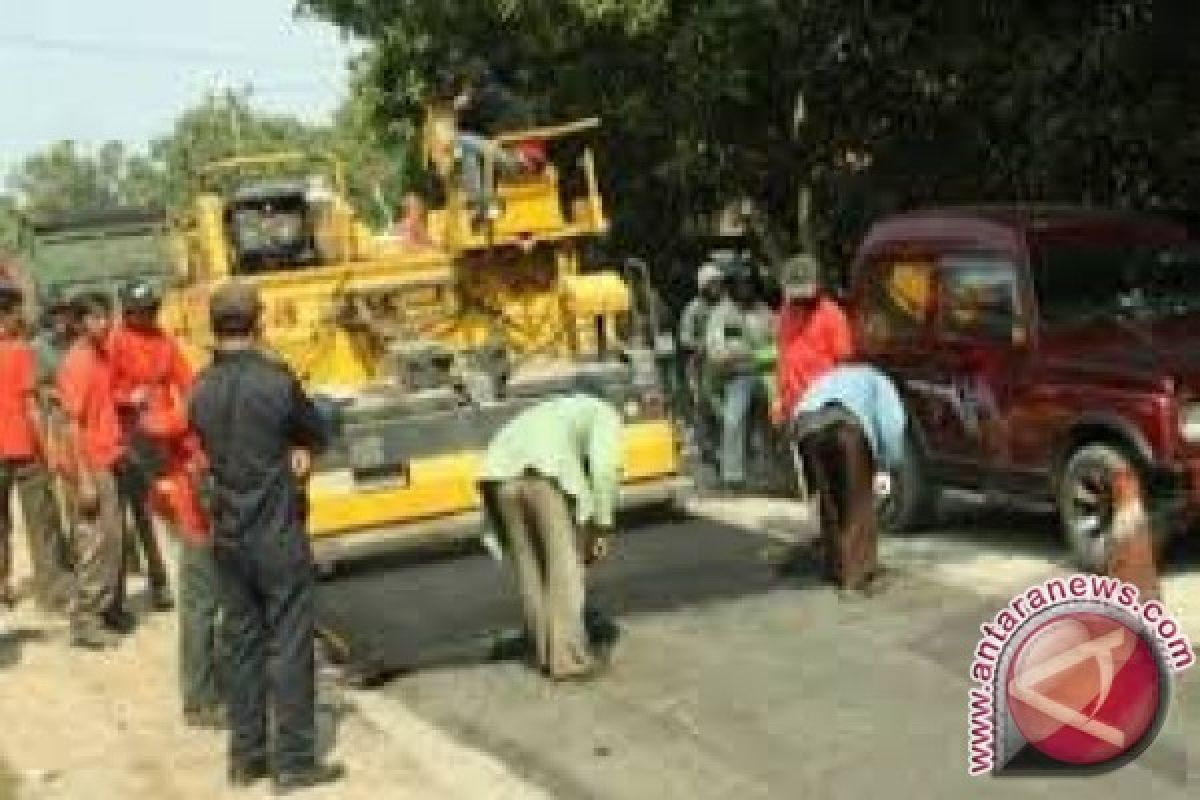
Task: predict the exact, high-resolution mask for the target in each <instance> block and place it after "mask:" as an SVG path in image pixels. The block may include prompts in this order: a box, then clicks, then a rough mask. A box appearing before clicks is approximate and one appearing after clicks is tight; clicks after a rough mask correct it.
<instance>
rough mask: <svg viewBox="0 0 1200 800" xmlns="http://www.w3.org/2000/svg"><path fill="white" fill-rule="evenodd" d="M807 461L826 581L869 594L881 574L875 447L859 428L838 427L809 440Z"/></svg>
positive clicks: (841, 424)
mask: <svg viewBox="0 0 1200 800" xmlns="http://www.w3.org/2000/svg"><path fill="white" fill-rule="evenodd" d="M803 447H804V452H805V454H806V461H807V462H808V464H809V469H810V470H811V472H812V477H813V483H814V484H815V488H816V490H817V492H818V495H819V502H820V521H821V550H822V555H823V557H824V563H825V569H826V573H827V574H826V577H827V578H828V579H830V580H832V581H833V582H834V583H835V584H837V586H838V587H839V588H842V589H863V588H866V586H867V585H868V584H869V583H870V582H871V579H872V578H874V577H875V575H876V573H877V572H878V570H879V562H878V544H879V543H878V539H879V536H878V528H877V524H876V519H875V500H874V491H873V486H872V483H873V478H874V468H873V466H872V458H871V451H870V447H869V445H868V444H867V440H866V437H865V436H864V435H863V432H862V430H861V429H860V428H859V427H858V425H856V424H854V423H852V422H849V421H841V422H835V423H833V424H832V425H830V426H828V427H825V428H823V429H822V430H820V431H817V432H815V433H813V434H812V435H811V436H809V437H807V438H806V439H805V440H804V443H803Z"/></svg>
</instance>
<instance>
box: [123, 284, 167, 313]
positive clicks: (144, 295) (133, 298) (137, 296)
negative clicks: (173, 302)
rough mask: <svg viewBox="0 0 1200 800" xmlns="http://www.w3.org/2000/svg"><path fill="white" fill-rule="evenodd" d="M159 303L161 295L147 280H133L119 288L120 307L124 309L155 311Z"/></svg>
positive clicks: (160, 302) (160, 303)
mask: <svg viewBox="0 0 1200 800" xmlns="http://www.w3.org/2000/svg"><path fill="white" fill-rule="evenodd" d="M160 305H162V296H161V295H160V294H159V291H158V288H157V287H156V286H154V284H152V283H150V282H149V281H134V282H133V283H131V284H129V285H127V286H125V287H124V288H123V289H122V290H121V308H123V309H124V310H126V311H155V310H157V309H158V307H159V306H160Z"/></svg>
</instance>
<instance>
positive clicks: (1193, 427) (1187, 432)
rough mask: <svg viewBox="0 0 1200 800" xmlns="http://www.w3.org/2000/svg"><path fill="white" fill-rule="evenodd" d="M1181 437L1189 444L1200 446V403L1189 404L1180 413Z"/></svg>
mask: <svg viewBox="0 0 1200 800" xmlns="http://www.w3.org/2000/svg"><path fill="white" fill-rule="evenodd" d="M1179 435H1180V436H1182V437H1183V440H1184V441H1185V442H1187V443H1188V444H1200V403H1189V404H1188V405H1186V406H1184V407H1183V410H1182V411H1181V412H1180V413H1179Z"/></svg>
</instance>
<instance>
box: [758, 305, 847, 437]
mask: <svg viewBox="0 0 1200 800" xmlns="http://www.w3.org/2000/svg"><path fill="white" fill-rule="evenodd" d="M853 357H854V336H853V333H852V332H851V329H850V321H849V320H848V319H847V318H846V312H844V311H843V310H842V308H841V306H839V305H838V304H837V303H836V302H834V301H833V300H831V299H830V298H828V297H822V298H821V299H820V300H819V301H818V302H817V305H816V306H815V307H814V308H812V309H811V310H807V309H803V308H800V307H798V306H795V305H793V304H790V303H788V304H785V305H784V309H783V313H782V314H781V315H780V319H779V357H778V362H777V367H776V385H777V387H778V391H779V402H780V406H781V407H782V411H783V413H784V415H785V417H790V416H791V414H792V409H793V408H795V406H796V404H797V403H798V402H800V398H801V396H803V394H804V390H805V389H807V388H808V387H809V386H810V385H811V384H812V382H813V381H815V380H816V379H817V378H819V377H821V376H822V375H824V374H825V373H826V372H829V371H830V370H831V369H833V368H834V367H836V366H837V365H838V364H840V363H842V362H844V361H847V360H849V359H851V358H853Z"/></svg>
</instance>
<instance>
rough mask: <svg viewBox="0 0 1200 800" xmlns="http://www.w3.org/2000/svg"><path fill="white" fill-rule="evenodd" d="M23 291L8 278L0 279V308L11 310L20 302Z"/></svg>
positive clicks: (23, 295)
mask: <svg viewBox="0 0 1200 800" xmlns="http://www.w3.org/2000/svg"><path fill="white" fill-rule="evenodd" d="M24 297H25V293H24V292H22V291H21V287H20V286H17V285H16V284H15V283H13V282H12V281H9V280H3V279H0V308H3V309H4V310H11V309H12V308H14V307H16V306H18V305H20V304H21V301H22V300H23V299H24Z"/></svg>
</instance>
